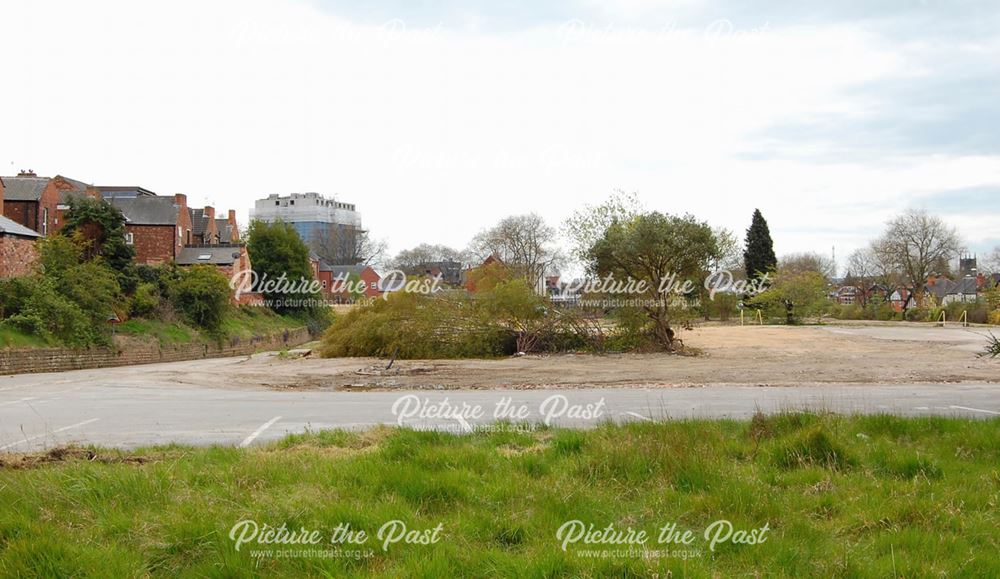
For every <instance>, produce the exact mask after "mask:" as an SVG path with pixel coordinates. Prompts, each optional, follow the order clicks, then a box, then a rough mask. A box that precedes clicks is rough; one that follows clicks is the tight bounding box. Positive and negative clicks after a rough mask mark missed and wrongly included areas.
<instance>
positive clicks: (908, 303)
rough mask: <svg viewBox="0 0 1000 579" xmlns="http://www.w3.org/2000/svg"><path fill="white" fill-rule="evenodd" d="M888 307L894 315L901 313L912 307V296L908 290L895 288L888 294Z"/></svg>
mask: <svg viewBox="0 0 1000 579" xmlns="http://www.w3.org/2000/svg"><path fill="white" fill-rule="evenodd" d="M888 301H889V306H890V307H891V308H892V310H893V311H894V312H896V313H902V312H903V311H905V310H908V309H909V308H910V307H912V306H913V295H912V294H911V293H910V290H908V289H906V288H905V287H902V286H897V287H896V288H895V289H893V290H892V291H891V292H890V293H889V299H888Z"/></svg>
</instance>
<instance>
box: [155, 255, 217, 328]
mask: <svg viewBox="0 0 1000 579" xmlns="http://www.w3.org/2000/svg"><path fill="white" fill-rule="evenodd" d="M169 295H170V300H171V302H172V303H173V305H174V307H175V308H176V309H177V310H178V311H180V312H181V313H182V314H184V316H185V317H186V318H187V319H188V321H190V322H191V323H192V324H194V325H196V326H199V327H201V328H204V329H206V330H208V331H209V332H218V330H219V329H220V327H221V326H222V320H223V318H224V317H225V315H226V311H227V309H228V307H229V298H230V296H231V295H232V290H231V289H230V288H229V280H227V279H226V277H225V276H224V275H222V274H221V273H220V272H219V270H218V269H216V268H215V267H213V266H210V265H195V266H192V267H190V268H187V269H183V270H181V271H180V272H179V275H178V277H177V279H176V280H173V281H171V282H170V283H169Z"/></svg>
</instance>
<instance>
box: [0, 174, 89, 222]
mask: <svg viewBox="0 0 1000 579" xmlns="http://www.w3.org/2000/svg"><path fill="white" fill-rule="evenodd" d="M3 180H4V189H5V191H4V197H5V202H4V209H3V216H4V217H7V218H8V219H10V220H12V221H14V222H16V223H19V224H21V225H23V226H24V227H27V228H28V229H31V230H33V231H35V232H37V233H40V234H42V235H43V236H44V235H49V234H51V233H55V232H56V231H59V228H60V227H62V223H63V212H64V211H65V210H66V208H67V205H66V203H67V201H68V200H69V198H70V197H71V196H74V195H81V196H82V195H89V196H97V195H98V193H97V190H96V189H95V188H93V187H92V186H90V185H87V184H86V183H84V182H82V181H77V180H76V179H70V178H69V177H63V176H62V175H56V176H55V177H51V178H49V177H39V176H38V175H36V174H35V173H34V172H33V171H30V170H29V171H21V172H20V173H18V174H17V175H16V176H13V177H3Z"/></svg>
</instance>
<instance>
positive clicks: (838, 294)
mask: <svg viewBox="0 0 1000 579" xmlns="http://www.w3.org/2000/svg"><path fill="white" fill-rule="evenodd" d="M832 297H833V300H834V301H836V302H837V303H838V304H841V305H844V306H850V305H854V304H861V303H864V301H865V300H864V290H863V289H862V288H860V287H858V286H856V285H843V286H840V287H839V288H837V289H836V290H834V292H833V295H832Z"/></svg>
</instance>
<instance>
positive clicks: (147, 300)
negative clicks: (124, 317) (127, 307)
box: [131, 282, 160, 317]
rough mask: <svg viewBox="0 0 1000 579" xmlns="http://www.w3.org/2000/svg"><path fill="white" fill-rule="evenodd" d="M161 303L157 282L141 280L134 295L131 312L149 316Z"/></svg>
mask: <svg viewBox="0 0 1000 579" xmlns="http://www.w3.org/2000/svg"><path fill="white" fill-rule="evenodd" d="M159 305H160V288H159V286H157V285H156V284H155V283H150V282H141V283H140V284H139V286H138V287H136V289H135V294H134V295H133V296H132V306H131V314H132V315H133V316H142V317H144V316H149V315H150V314H152V313H153V312H154V311H155V310H156V308H157V307H158V306H159Z"/></svg>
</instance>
